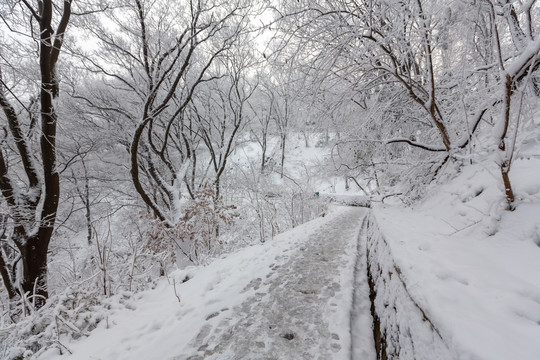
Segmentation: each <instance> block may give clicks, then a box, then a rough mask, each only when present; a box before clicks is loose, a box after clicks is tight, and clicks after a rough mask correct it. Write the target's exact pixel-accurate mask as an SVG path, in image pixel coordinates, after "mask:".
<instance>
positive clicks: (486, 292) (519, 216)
mask: <svg viewBox="0 0 540 360" xmlns="http://www.w3.org/2000/svg"><path fill="white" fill-rule="evenodd" d="M511 178H512V181H513V185H514V190H515V191H516V192H517V193H518V196H519V205H518V207H517V209H516V210H515V211H513V212H507V211H503V210H501V207H502V204H504V200H503V199H502V191H501V189H500V185H499V181H500V180H499V179H498V178H497V169H496V168H495V167H494V166H493V167H491V165H489V164H488V165H484V166H480V165H474V166H468V167H466V168H465V169H464V170H463V172H462V173H461V174H460V175H459V176H458V177H457V178H456V179H454V180H453V181H451V182H450V183H448V184H446V185H443V186H437V187H436V188H435V189H434V190H433V192H432V194H431V195H430V196H428V198H426V199H425V200H424V201H423V202H422V203H421V204H419V205H418V206H416V207H415V208H413V209H410V208H399V207H384V206H378V207H375V209H374V217H375V219H376V223H377V226H378V228H379V229H380V231H381V232H382V235H383V238H384V239H385V240H386V242H387V244H388V247H389V248H390V253H391V257H392V259H393V261H394V262H395V263H396V265H397V266H398V267H399V269H400V271H401V277H402V278H403V279H404V280H405V283H406V284H407V289H408V291H409V293H410V294H411V296H412V297H413V298H414V300H415V301H416V302H417V303H418V304H419V305H420V306H421V307H422V308H423V309H424V310H425V311H426V313H427V316H428V317H429V318H430V319H431V320H432V321H433V322H434V323H435V324H436V325H437V327H438V330H439V331H440V332H441V335H442V337H443V338H444V339H445V340H446V341H448V342H449V344H450V346H451V347H452V348H454V349H455V350H456V351H457V353H458V354H459V357H460V358H463V359H485V360H497V359H500V360H503V359H504V360H507V359H520V360H535V359H540V341H539V340H538V339H540V276H539V274H540V247H539V246H540V217H539V214H540V191H539V186H540V185H539V184H540V182H539V179H540V160H538V159H537V158H534V157H524V158H522V159H520V160H518V161H517V162H516V163H515V165H514V168H513V170H512V173H511ZM382 261H385V260H382Z"/></svg>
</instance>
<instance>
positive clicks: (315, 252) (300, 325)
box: [184, 207, 375, 360]
mask: <svg viewBox="0 0 540 360" xmlns="http://www.w3.org/2000/svg"><path fill="white" fill-rule="evenodd" d="M366 213H367V210H366V209H364V208H358V207H339V208H338V209H336V211H334V212H333V213H332V214H330V215H328V217H330V219H327V220H326V221H324V224H323V225H322V226H321V227H320V228H319V229H318V230H317V231H314V232H313V233H312V234H311V235H310V236H307V237H306V240H305V241H302V242H297V243H296V246H294V247H291V248H290V249H288V250H286V251H285V252H284V253H283V255H282V256H278V257H277V258H276V259H275V262H274V263H273V264H272V265H271V271H269V272H268V273H267V275H266V278H263V279H261V278H255V279H253V280H252V281H251V282H250V283H249V284H248V285H247V286H246V287H245V288H244V290H243V291H245V292H250V293H251V295H250V296H249V297H247V298H246V300H245V301H243V302H242V303H241V304H240V305H238V306H235V307H233V308H232V309H224V310H223V311H222V312H221V313H215V314H211V315H210V316H209V317H208V319H207V324H206V325H204V326H203V327H202V328H201V329H200V331H199V332H198V333H197V334H196V335H195V336H194V338H193V340H192V343H191V344H190V345H191V347H192V349H193V353H192V354H189V355H188V356H187V359H189V360H198V359H267V360H270V359H276V360H277V359H295V360H300V359H310V360H311V359H321V360H323V359H324V360H327V359H347V360H349V359H355V358H358V359H366V360H369V359H374V358H375V353H374V349H373V332H372V329H371V315H370V313H369V304H370V303H369V290H368V287H367V280H366V279H364V278H363V277H365V268H362V265H361V262H359V261H358V260H357V259H358V256H357V251H358V249H359V246H358V234H359V232H360V229H361V226H362V222H363V219H364V217H365V216H366ZM364 266H365V265H364ZM355 283H356V284H357V285H356V286H355V285H354V284H355ZM353 288H356V289H355V290H354V291H353ZM353 298H355V299H356V300H354V301H353ZM212 318H213V319H212ZM362 333H363V334H362ZM351 334H353V338H354V339H351ZM351 340H352V341H351ZM184 358H185V357H184Z"/></svg>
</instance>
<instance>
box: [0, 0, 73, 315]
mask: <svg viewBox="0 0 540 360" xmlns="http://www.w3.org/2000/svg"><path fill="white" fill-rule="evenodd" d="M71 12H72V10H71V0H65V1H64V2H63V7H61V8H60V7H57V6H56V5H55V4H53V1H51V0H43V1H38V2H37V5H32V4H30V3H29V2H28V1H25V0H22V1H20V2H19V1H18V2H16V3H15V4H13V6H12V7H11V12H10V13H8V14H9V16H10V17H9V18H5V19H3V20H4V22H5V23H6V24H9V25H12V26H9V25H7V26H8V27H9V29H10V30H11V33H12V34H13V35H14V36H13V38H12V41H13V44H14V45H16V44H17V37H20V36H28V37H30V38H31V39H32V40H34V41H35V42H36V43H37V44H38V55H39V75H40V79H39V80H38V79H33V81H34V82H36V83H38V84H39V98H38V100H36V99H33V98H30V105H29V106H25V105H24V102H25V100H24V99H25V98H27V97H28V94H27V93H24V92H23V93H20V94H17V93H16V91H17V89H16V85H17V83H18V82H19V81H20V79H16V78H15V79H14V78H10V79H8V77H7V76H5V74H6V71H7V69H9V70H10V73H15V74H17V73H23V72H24V71H25V70H23V69H17V65H18V64H14V63H13V62H10V61H9V58H8V57H7V54H5V53H4V54H1V55H2V56H1V60H0V107H1V108H2V110H3V115H4V116H3V118H4V119H3V120H2V122H4V121H6V122H5V123H4V124H6V125H3V134H2V137H3V138H2V142H1V145H0V146H1V148H0V191H1V194H2V198H3V199H2V200H3V202H4V203H5V205H6V207H5V208H6V214H4V215H3V219H4V220H5V221H3V222H2V232H3V234H4V236H3V239H2V242H3V244H2V247H1V249H0V251H1V253H0V268H1V269H0V273H1V275H2V280H3V282H4V285H5V287H6V289H7V292H8V295H9V297H10V298H11V299H14V298H16V297H17V296H28V295H31V296H32V297H33V299H34V300H33V304H34V306H35V307H36V308H39V307H41V306H42V305H43V304H44V303H45V301H46V300H47V298H48V289H47V251H48V248H49V243H50V241H51V237H52V234H53V230H54V224H55V220H56V211H57V209H58V199H59V196H60V184H59V176H58V172H57V169H56V128H57V115H56V111H55V105H54V102H53V99H54V98H55V97H57V96H58V94H59V77H58V74H57V62H58V58H59V56H60V52H61V49H62V45H63V41H64V36H65V32H66V28H67V26H68V23H69V21H70V16H71ZM24 16H30V18H31V24H30V29H25V30H26V32H21V31H19V28H20V24H21V23H23V22H22V21H21V19H22V17H24ZM56 17H58V18H59V20H58V21H57V23H56V24H55V21H54V19H55V18H56ZM28 32H30V34H29V35H24V34H28ZM21 34H22V35H21ZM14 69H16V71H13V70H14ZM2 75H4V76H2ZM33 105H36V106H35V107H37V108H38V110H37V111H33V110H32V109H33V108H34V106H33ZM18 107H20V108H21V109H22V110H25V111H26V112H28V119H25V118H24V116H23V114H24V112H21V111H20V110H21V109H18ZM25 120H26V121H25ZM39 120H40V121H39ZM39 123H40V125H41V126H40V128H39V149H37V147H34V146H32V145H33V144H32V140H33V139H32V134H33V132H34V130H35V129H34V128H35V127H37V126H38V124H39ZM8 241H10V242H12V243H14V245H15V247H14V248H11V247H9V246H7V245H6V242H8ZM10 255H11V256H10ZM19 264H20V265H19ZM17 266H19V268H20V269H22V271H20V272H19V271H16V269H15V268H16V267H17Z"/></svg>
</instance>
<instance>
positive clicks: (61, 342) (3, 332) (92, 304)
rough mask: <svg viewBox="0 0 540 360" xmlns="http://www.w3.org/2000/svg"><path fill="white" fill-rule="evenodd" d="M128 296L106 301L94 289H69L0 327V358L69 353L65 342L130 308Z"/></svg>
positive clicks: (106, 299) (120, 295) (118, 296)
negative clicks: (112, 313) (110, 313)
mask: <svg viewBox="0 0 540 360" xmlns="http://www.w3.org/2000/svg"><path fill="white" fill-rule="evenodd" d="M131 296H132V295H131V293H129V292H124V293H122V294H119V295H117V296H116V297H114V298H106V297H103V296H101V295H100V293H99V292H98V291H96V290H95V289H91V288H84V287H69V288H67V289H66V290H65V291H63V292H62V293H61V294H59V295H55V296H53V297H51V298H50V299H49V300H48V301H47V303H46V304H45V306H43V307H42V308H41V309H39V310H38V311H34V312H32V313H30V314H28V315H27V316H25V317H23V318H21V319H20V321H18V322H17V323H14V324H10V325H7V326H3V327H2V328H0V358H1V359H6V360H18V359H27V358H31V357H32V356H34V355H38V354H40V353H42V352H44V351H46V350H49V349H51V348H55V349H57V351H58V353H59V354H63V353H66V352H69V348H68V346H67V345H66V344H67V342H68V340H70V339H77V338H79V337H81V336H86V335H87V334H88V333H89V332H90V331H92V330H93V329H95V328H96V327H97V326H98V324H99V323H100V322H101V321H103V320H105V319H106V318H107V313H108V311H109V310H111V309H115V308H123V307H129V306H130V305H129V304H130V299H131Z"/></svg>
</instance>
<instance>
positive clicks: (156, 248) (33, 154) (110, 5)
mask: <svg viewBox="0 0 540 360" xmlns="http://www.w3.org/2000/svg"><path fill="white" fill-rule="evenodd" d="M539 18H540V5H539V3H538V2H537V1H536V0H456V1H442V0H430V1H426V0H386V1H378V0H358V1H357V0H327V1H326V0H320V1H319V0H310V1H304V0H298V1H282V2H280V1H255V0H227V1H221V0H180V1H173V2H169V1H162V0H112V1H101V0H95V1H94V0H85V1H79V0H73V1H72V0H64V1H52V0H39V1H34V0H2V1H1V2H0V20H1V21H0V29H1V30H0V106H1V108H2V112H1V113H0V126H1V129H0V191H1V197H0V274H1V277H2V281H3V287H2V289H1V290H0V310H1V313H0V326H1V328H2V330H0V343H1V344H2V349H1V350H2V351H4V352H5V351H7V350H6V349H9V348H10V347H11V346H15V345H17V346H19V347H21V348H24V349H29V350H31V351H32V352H34V353H35V352H39V351H40V349H46V348H47V347H51V346H52V347H55V346H56V347H58V348H61V346H60V345H58V344H59V342H57V339H58V336H60V334H63V336H71V337H74V338H76V337H78V336H80V334H81V333H83V332H86V331H90V330H91V329H92V328H94V327H96V326H97V324H98V323H99V322H100V321H103V318H100V316H98V315H96V316H92V315H91V314H92V312H93V311H92V310H91V309H92V307H95V306H98V307H99V306H102V307H106V306H107V301H108V300H107V299H108V298H110V297H113V296H117V295H119V294H123V293H125V292H137V291H142V290H145V289H150V288H152V287H155V284H156V281H158V280H159V279H160V278H163V277H167V276H169V274H170V273H171V272H172V271H174V270H175V269H178V268H180V269H182V268H185V267H187V266H193V265H206V264H209V263H211V262H212V261H213V259H215V258H217V257H220V256H222V255H223V254H227V253H231V252H233V251H236V250H237V249H239V248H243V247H246V246H248V245H252V244H257V243H264V242H266V241H268V240H270V239H272V238H273V237H274V236H275V235H277V234H279V233H282V232H284V231H286V230H288V229H292V228H295V227H297V226H299V225H300V224H303V223H305V222H307V221H309V220H312V219H314V218H316V217H318V216H319V215H320V214H321V213H324V212H325V211H326V209H327V207H328V201H327V200H326V199H328V198H331V197H332V195H328V194H333V193H336V192H351V193H358V194H362V195H363V196H365V197H368V198H370V199H371V201H372V202H373V203H390V204H392V203H393V204H401V205H402V206H413V207H414V206H415V204H417V203H418V202H419V201H421V200H422V199H423V198H424V197H425V196H426V195H427V194H429V193H430V191H433V189H434V188H436V187H437V186H439V185H441V184H446V183H448V182H450V181H452V179H455V178H456V177H457V176H459V174H462V173H463V171H464V169H465V168H468V167H471V166H479V167H480V168H482V169H485V171H486V172H488V173H489V174H490V176H491V177H492V178H494V179H496V185H494V186H495V188H496V189H497V191H495V192H493V193H490V194H491V195H490V198H489V199H488V200H489V201H488V204H487V205H486V209H485V211H484V212H483V213H482V214H481V216H480V218H479V219H478V221H476V222H475V224H474V225H476V224H480V225H482V226H483V228H482V231H483V232H484V233H486V234H487V235H493V234H495V233H497V232H498V231H499V230H500V228H499V227H498V225H497V224H498V220H500V219H501V218H503V217H504V216H505V214H508V213H511V212H513V211H516V209H519V207H520V206H522V205H523V204H530V203H538V202H539V200H540V199H539V198H538V191H539V186H540V179H539V178H535V179H533V180H534V181H532V182H531V185H530V186H529V187H525V188H523V187H521V188H520V187H516V185H515V182H513V174H514V172H513V165H514V164H515V162H516V161H518V160H530V159H533V160H534V159H538V157H539V152H538V149H539V145H538V143H539V140H540V132H539V126H538V125H539V121H540V116H539V115H538V110H539V108H538V105H539V97H540V72H539V71H538V68H539V67H540V22H539V20H538V19H539ZM306 154H307V155H306ZM532 174H535V175H533V177H534V176H536V174H537V173H534V172H533V173H532ZM463 186H465V185H463ZM469 188H470V186H469ZM456 191H460V190H459V189H458V190H456ZM467 191H468V192H469V195H467V196H469V197H471V198H472V197H476V196H479V195H480V194H481V193H482V192H483V191H484V188H482V187H475V186H474V185H473V186H472V189H468V190H467ZM325 194H326V196H323V195H325ZM462 200H463V199H462ZM463 202H465V200H463ZM533 225H534V224H533ZM538 229H540V225H537V234H536V235H534V234H533V235H531V237H533V238H534V237H535V236H537V238H536V240H535V241H536V242H539V241H540V240H539V239H540V230H538ZM456 231H458V229H456ZM460 231H461V230H460ZM40 309H41V310H40ZM38 310H39V311H38ZM96 314H99V313H96ZM52 318H54V319H55V320H54V321H51V319H52ZM59 319H60V320H59ZM28 324H31V325H28ZM21 356H22V355H21ZM0 357H1V355H0ZM14 358H15V357H14ZM21 358H22V357H21Z"/></svg>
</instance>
